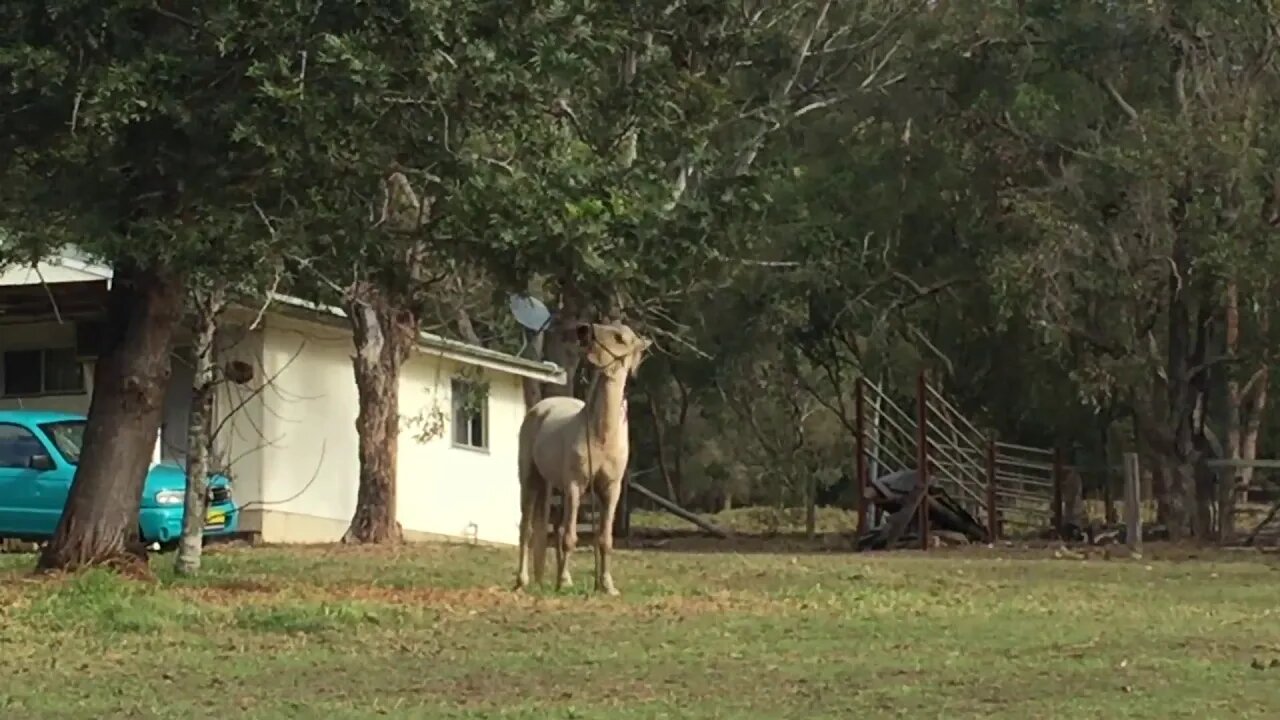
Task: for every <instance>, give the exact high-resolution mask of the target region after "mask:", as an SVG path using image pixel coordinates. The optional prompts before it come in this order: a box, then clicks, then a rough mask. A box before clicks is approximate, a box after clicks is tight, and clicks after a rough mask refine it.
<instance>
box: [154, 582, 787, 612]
mask: <svg viewBox="0 0 1280 720" xmlns="http://www.w3.org/2000/svg"><path fill="white" fill-rule="evenodd" d="M173 592H174V593H175V594H177V595H178V596H180V597H183V598H188V599H191V600H193V601H197V602H200V603H205V604H209V605H215V606H221V607H236V606H240V605H243V604H245V603H266V604H270V603H272V602H297V601H304V602H305V601H310V602H335V601H342V602H369V603H380V604H386V605H399V606H406V607H416V608H428V609H431V610H434V611H437V612H441V613H447V614H456V615H477V614H480V613H487V612H492V611H511V610H522V611H527V612H534V613H538V612H549V613H561V612H572V613H575V614H582V613H586V614H597V613H598V614H605V615H611V616H626V617H635V616H645V615H654V614H667V615H680V616H692V615H703V614H711V613H726V612H737V613H759V614H767V613H770V612H777V611H778V610H779V609H781V608H782V607H783V606H785V605H789V603H788V602H786V601H782V600H771V599H767V598H764V597H761V596H750V597H747V596H743V595H735V594H732V593H728V592H722V593H714V594H709V595H700V596H696V597H677V596H670V597H661V598H653V599H649V600H645V601H643V602H628V601H627V600H626V599H625V598H608V597H602V596H595V595H591V596H587V597H583V596H581V595H540V594H533V593H516V592H513V591H511V590H508V589H506V588H499V587H490V588H428V587H422V588H404V587H379V586H365V585H346V586H330V587H316V586H306V585H270V584H267V583H261V582H255V581H252V580H244V581H238V582H234V583H223V584H219V585H213V586H207V587H179V588H174V589H173Z"/></svg>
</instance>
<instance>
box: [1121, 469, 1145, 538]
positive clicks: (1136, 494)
mask: <svg viewBox="0 0 1280 720" xmlns="http://www.w3.org/2000/svg"><path fill="white" fill-rule="evenodd" d="M1124 536H1125V541H1126V544H1128V546H1129V550H1130V551H1131V552H1135V553H1139V552H1142V474H1141V472H1139V467H1138V453H1134V452H1128V453H1125V454H1124Z"/></svg>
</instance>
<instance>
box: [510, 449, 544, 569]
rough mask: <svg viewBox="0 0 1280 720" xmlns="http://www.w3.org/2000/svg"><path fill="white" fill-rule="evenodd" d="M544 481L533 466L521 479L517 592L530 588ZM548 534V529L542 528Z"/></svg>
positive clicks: (525, 471) (526, 470)
mask: <svg viewBox="0 0 1280 720" xmlns="http://www.w3.org/2000/svg"><path fill="white" fill-rule="evenodd" d="M544 484H545V483H544V481H543V479H542V477H541V476H540V475H538V470H537V468H534V467H533V466H532V464H530V467H528V468H527V469H525V470H524V472H523V473H522V474H521V477H520V564H519V567H518V568H517V569H516V588H515V589H516V590H523V589H525V588H527V587H529V555H530V552H531V551H532V546H533V542H534V537H533V533H534V528H535V526H537V525H538V522H537V515H538V502H537V500H538V493H539V492H545V490H544V488H543V487H542V486H543V485H544ZM542 532H543V533H544V534H545V533H546V528H545V527H543V528H542Z"/></svg>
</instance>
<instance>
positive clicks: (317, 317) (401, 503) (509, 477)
mask: <svg viewBox="0 0 1280 720" xmlns="http://www.w3.org/2000/svg"><path fill="white" fill-rule="evenodd" d="M110 283H111V270H110V269H109V268H106V267H102V266H99V265H95V264H93V263H89V262H85V261H82V260H79V259H75V258H71V257H64V258H60V259H58V260H54V261H50V262H46V263H42V264H41V265H40V266H39V267H38V268H30V267H21V268H9V269H8V270H7V271H5V272H0V409H16V408H30V409H41V410H62V411H69V412H77V413H85V412H87V411H88V407H89V399H90V391H91V389H92V387H91V385H92V376H93V363H94V351H93V347H94V344H95V340H94V338H95V333H96V329H97V328H98V327H99V325H98V323H99V322H100V321H101V319H102V316H103V314H104V307H105V300H106V294H107V291H108V289H109V287H110ZM259 315H260V312H259V309H258V308H250V307H237V308H233V309H232V310H230V311H228V313H227V316H226V322H225V324H224V327H223V329H222V331H221V334H220V337H219V341H218V346H219V352H218V362H219V363H220V364H222V363H226V362H228V361H231V360H241V361H244V362H247V363H249V364H250V365H252V366H253V368H254V371H255V372H254V375H255V377H254V379H253V381H251V382H250V383H248V384H246V385H243V386H241V385H233V384H229V383H226V384H223V385H221V386H220V387H219V389H218V396H217V401H216V415H217V417H218V424H219V425H220V426H221V427H220V430H219V433H218V435H217V438H216V440H215V448H216V452H217V455H218V458H219V461H220V463H219V464H220V467H221V468H225V469H226V471H227V472H228V474H229V475H230V476H231V478H232V480H233V482H234V494H235V497H236V500H237V502H238V503H239V504H240V505H241V507H242V508H243V514H242V518H241V530H242V531H244V532H246V533H251V534H253V535H255V536H257V537H258V538H259V539H261V540H262V541H265V542H281V543H308V542H332V541H336V540H338V539H340V538H341V536H342V534H343V533H344V532H345V530H346V528H347V524H348V521H349V520H350V519H351V514H352V512H353V510H354V507H355V501H356V486H357V477H358V462H357V455H356V448H357V443H356V440H357V438H356V430H355V419H356V413H357V398H356V386H355V379H354V375H353V372H352V367H351V354H352V352H353V347H352V343H351V331H350V328H349V325H348V322H347V320H346V318H345V317H344V316H343V314H342V311H341V310H338V309H336V308H325V307H319V306H315V305H312V304H310V303H307V302H305V301H301V300H297V299H295V298H287V297H282V296H277V297H276V298H275V299H274V301H273V302H272V303H271V304H270V305H269V306H268V308H267V310H266V312H264V313H261V316H259ZM255 321H256V325H255ZM188 338H189V332H188V331H187V330H186V329H184V330H183V331H182V332H181V333H180V337H179V340H178V343H179V345H180V346H181V344H182V343H183V342H189V340H188ZM175 356H176V358H183V357H185V354H184V353H183V352H182V350H181V349H179V350H178V352H176V353H175ZM526 377H527V378H533V379H536V380H539V381H542V382H554V383H561V382H563V381H564V372H563V370H561V369H560V368H558V367H557V366H556V365H554V364H552V363H542V362H535V361H532V360H528V359H524V358H519V357H515V356H513V355H508V354H505V353H499V352H494V351H491V350H486V349H484V348H481V347H476V346H473V345H467V344H464V343H459V342H454V341H450V340H446V339H444V338H441V337H438V336H435V335H429V334H424V335H422V337H421V341H420V343H419V345H418V347H417V351H416V352H415V353H414V354H413V356H412V357H411V358H410V359H409V361H408V362H406V363H405V366H404V372H403V375H402V377H401V380H400V413H401V415H402V418H403V419H402V423H401V434H400V444H399V448H398V456H397V457H398V501H397V509H396V512H397V516H398V518H399V521H400V524H401V525H402V526H403V528H404V530H405V535H406V536H407V537H409V538H411V539H425V538H430V537H437V538H439V537H450V538H465V539H469V540H470V539H474V540H479V541H481V542H494V543H503V544H515V543H516V542H517V538H518V523H519V516H520V500H519V498H520V490H519V482H518V479H517V469H516V451H517V442H518V434H519V426H520V421H521V418H522V417H523V415H524V398H523V394H522V391H521V383H522V379H523V378H526ZM191 380H192V373H191V369H190V367H189V365H188V364H187V363H186V362H183V361H179V360H175V362H174V372H173V378H172V382H171V385H170V388H169V392H168V395H167V398H166V403H165V404H166V408H165V421H164V429H163V456H164V459H165V460H166V461H169V462H176V463H179V464H181V463H182V462H183V459H184V457H185V449H186V417H187V411H188V409H189V407H190V386H191ZM468 383H480V384H481V385H482V386H483V385H484V384H486V383H487V386H488V393H487V399H485V400H483V401H481V402H475V398H477V397H478V396H481V395H482V394H477V393H474V392H460V390H463V389H465V388H466V387H467V384H468ZM467 397H470V398H472V401H471V402H465V401H462V402H459V399H461V398H467ZM473 410H474V411H477V412H476V414H471V411H473Z"/></svg>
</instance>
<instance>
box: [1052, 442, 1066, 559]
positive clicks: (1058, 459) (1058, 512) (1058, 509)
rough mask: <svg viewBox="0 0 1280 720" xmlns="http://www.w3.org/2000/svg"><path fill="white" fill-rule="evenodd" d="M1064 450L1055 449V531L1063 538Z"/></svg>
mask: <svg viewBox="0 0 1280 720" xmlns="http://www.w3.org/2000/svg"><path fill="white" fill-rule="evenodd" d="M1062 482H1063V478H1062V449H1061V448H1058V447H1056V446H1055V447H1054V448H1053V531H1054V532H1056V533H1058V537H1059V538H1061V537H1062V528H1063V524H1064V523H1063V521H1062Z"/></svg>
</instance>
